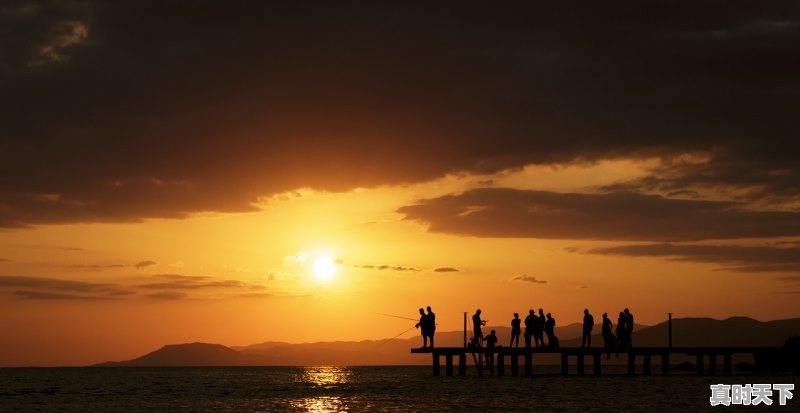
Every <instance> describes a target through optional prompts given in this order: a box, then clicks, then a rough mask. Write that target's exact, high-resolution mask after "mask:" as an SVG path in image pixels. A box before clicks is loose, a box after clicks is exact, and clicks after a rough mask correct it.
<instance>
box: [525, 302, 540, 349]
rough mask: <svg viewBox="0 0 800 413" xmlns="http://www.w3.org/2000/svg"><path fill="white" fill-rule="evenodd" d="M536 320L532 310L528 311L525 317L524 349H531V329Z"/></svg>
mask: <svg viewBox="0 0 800 413" xmlns="http://www.w3.org/2000/svg"><path fill="white" fill-rule="evenodd" d="M537 318H538V317H536V313H535V312H533V310H528V316H527V317H525V348H531V337H532V336H533V329H534V325H535V324H536V319H537Z"/></svg>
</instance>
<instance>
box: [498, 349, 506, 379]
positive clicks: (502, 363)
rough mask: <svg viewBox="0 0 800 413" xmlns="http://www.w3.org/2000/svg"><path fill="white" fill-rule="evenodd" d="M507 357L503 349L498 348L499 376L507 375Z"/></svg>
mask: <svg viewBox="0 0 800 413" xmlns="http://www.w3.org/2000/svg"><path fill="white" fill-rule="evenodd" d="M505 359H506V357H505V354H503V350H497V375H498V376H505V375H506V361H505Z"/></svg>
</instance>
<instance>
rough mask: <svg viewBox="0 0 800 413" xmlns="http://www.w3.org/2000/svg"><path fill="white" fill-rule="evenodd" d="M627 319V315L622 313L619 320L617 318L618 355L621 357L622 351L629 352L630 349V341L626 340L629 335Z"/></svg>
mask: <svg viewBox="0 0 800 413" xmlns="http://www.w3.org/2000/svg"><path fill="white" fill-rule="evenodd" d="M627 323H628V322H627V317H626V316H625V313H624V312H622V311H620V312H619V318H617V330H616V331H617V355H619V351H620V349H622V350H627V349H628V339H627V338H625V335H626V334H627V333H626V331H625V325H626V324H627Z"/></svg>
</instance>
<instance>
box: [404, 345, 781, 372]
mask: <svg viewBox="0 0 800 413" xmlns="http://www.w3.org/2000/svg"><path fill="white" fill-rule="evenodd" d="M783 351H784V349H783V348H782V347H638V348H633V349H631V350H628V351H624V352H620V353H619V354H620V357H625V356H627V358H628V363H627V364H628V374H631V375H632V374H636V373H637V369H636V367H637V362H639V361H640V362H641V363H640V365H641V373H642V374H644V375H650V374H652V371H653V368H652V367H653V366H652V363H653V359H654V358H656V359H657V360H658V361H660V364H661V369H660V370H661V374H662V375H668V374H669V373H670V364H669V359H670V356H671V355H684V356H689V357H693V358H694V359H695V368H696V373H697V374H698V375H703V374H709V375H714V374H717V366H718V364H717V361H718V359H719V358H721V359H722V371H721V373H722V374H726V375H727V374H731V370H732V369H731V359H732V357H733V355H734V354H744V355H752V356H753V359H754V362H755V369H756V371H759V366H760V365H761V364H762V360H764V359H768V358H772V357H773V356H774V355H777V354H781V353H782V352H783ZM411 353H413V354H431V355H432V366H433V375H434V376H439V375H440V374H441V365H440V362H441V358H442V357H443V356H444V359H445V374H446V375H448V376H452V375H453V358H454V357H458V374H459V375H460V376H464V375H466V373H467V355H468V354H470V355H471V356H472V357H474V358H473V360H479V357H478V355H479V354H484V355H485V354H486V349H479V348H464V347H436V348H433V349H430V348H424V349H422V348H418V349H411ZM493 353H494V359H495V362H494V367H495V370H496V373H497V375H499V376H503V375H505V374H506V368H507V366H506V361H507V359H508V362H510V365H509V366H508V367H509V370H510V374H511V375H512V376H517V375H519V358H520V356H522V358H523V360H524V362H523V363H524V374H525V375H526V376H530V375H532V374H533V360H534V357H535V356H536V355H541V354H560V355H561V374H564V375H566V374H570V360H571V359H574V360H575V367H576V371H575V373H576V374H577V375H584V374H585V359H586V357H591V358H592V370H593V371H592V372H593V374H595V375H599V374H601V373H602V359H603V356H604V355H605V354H606V351H605V349H603V348H600V347H597V348H575V347H571V348H559V349H536V348H530V349H527V348H512V347H497V348H495V349H494V350H493ZM614 354H615V353H612V357H613V355H614ZM706 362H707V364H706ZM481 370H482V369H481V368H479V369H478V373H479V374H480V372H481Z"/></svg>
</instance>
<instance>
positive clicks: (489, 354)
mask: <svg viewBox="0 0 800 413" xmlns="http://www.w3.org/2000/svg"><path fill="white" fill-rule="evenodd" d="M485 340H486V367H488V368H489V372H491V373H492V374H494V348H495V345H496V344H497V334H496V333H495V331H494V330H492V331H491V332H490V333H489V335H488V336H486V339H485Z"/></svg>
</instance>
